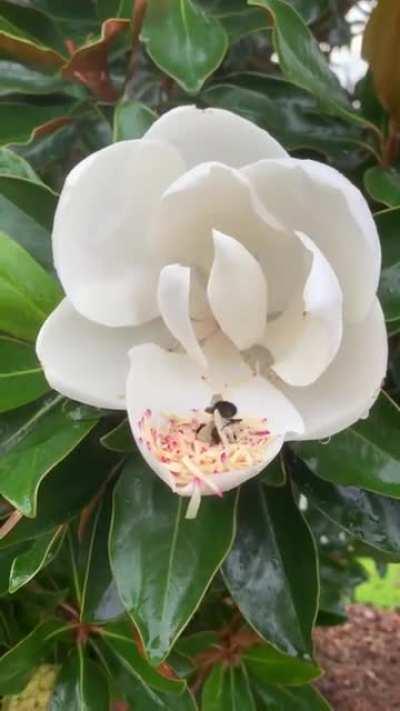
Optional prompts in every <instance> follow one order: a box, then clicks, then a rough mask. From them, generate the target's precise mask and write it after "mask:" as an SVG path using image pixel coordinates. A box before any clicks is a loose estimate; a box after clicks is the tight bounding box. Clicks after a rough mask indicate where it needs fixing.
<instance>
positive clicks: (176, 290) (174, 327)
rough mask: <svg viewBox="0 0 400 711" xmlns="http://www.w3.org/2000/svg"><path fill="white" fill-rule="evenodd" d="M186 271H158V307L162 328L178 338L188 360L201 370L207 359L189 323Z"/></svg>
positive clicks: (172, 266) (177, 268)
mask: <svg viewBox="0 0 400 711" xmlns="http://www.w3.org/2000/svg"><path fill="white" fill-rule="evenodd" d="M190 286H191V285H190V269H189V268H188V267H182V266H181V265H180V264H169V265H168V266H166V267H164V268H163V269H162V270H161V272H160V279H159V282H158V294H157V296H158V307H159V309H160V314H161V316H162V318H163V320H164V323H165V325H166V326H167V327H168V329H169V330H170V331H171V333H172V334H173V335H174V336H175V338H177V339H178V341H179V342H180V343H181V344H182V346H183V347H184V349H185V350H186V352H187V354H188V355H189V357H190V358H192V359H193V360H194V362H195V363H197V365H198V366H199V367H200V368H202V369H203V370H206V369H207V360H206V358H205V356H204V353H203V351H202V350H201V348H200V345H199V342H198V340H197V338H196V334H195V332H194V329H193V326H192V322H191V320H190V311H189V309H190Z"/></svg>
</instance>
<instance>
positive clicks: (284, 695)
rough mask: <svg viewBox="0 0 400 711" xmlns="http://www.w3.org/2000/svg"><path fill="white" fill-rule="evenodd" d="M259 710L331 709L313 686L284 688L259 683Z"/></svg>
mask: <svg viewBox="0 0 400 711" xmlns="http://www.w3.org/2000/svg"><path fill="white" fill-rule="evenodd" d="M255 691H256V697H257V701H258V706H257V709H258V710H259V711H331V707H330V706H329V704H328V703H327V702H326V701H325V699H324V698H323V697H322V696H321V694H319V693H318V691H317V690H316V689H314V688H313V687H312V686H299V687H290V688H287V687H285V688H282V687H279V686H269V685H268V684H262V686H261V685H260V684H258V685H257V686H256V687H255Z"/></svg>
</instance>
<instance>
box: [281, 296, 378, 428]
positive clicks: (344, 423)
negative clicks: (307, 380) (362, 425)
mask: <svg viewBox="0 0 400 711" xmlns="http://www.w3.org/2000/svg"><path fill="white" fill-rule="evenodd" d="M387 353H388V346H387V335H386V327H385V321H384V317H383V314H382V309H381V307H380V305H379V302H378V301H377V300H375V302H374V303H373V305H372V307H371V310H370V312H369V314H368V316H367V318H366V319H365V321H362V322H361V323H356V324H345V327H344V331H343V340H342V346H341V348H340V350H339V353H338V354H337V356H336V358H335V360H334V361H333V362H332V363H331V365H330V366H329V368H328V369H327V371H326V372H325V373H324V374H323V375H322V376H321V377H320V378H319V380H317V381H316V382H315V383H314V384H313V385H310V386H309V387H307V388H293V387H289V386H287V385H282V388H281V389H282V391H283V392H284V393H285V394H286V395H287V397H288V398H290V400H291V401H292V402H293V403H294V404H295V406H296V407H297V409H298V410H299V412H300V413H301V415H302V417H303V419H304V422H305V432H304V435H302V436H300V437H296V438H295V439H322V438H324V437H329V436H330V435H334V434H336V433H337V432H340V431H341V430H343V429H345V428H346V427H349V426H350V425H352V424H353V423H354V422H356V421H357V420H358V419H360V418H363V417H367V415H368V411H369V409H370V408H371V406H372V405H373V403H374V402H375V399H376V398H377V396H378V394H379V390H380V387H381V385H382V382H383V379H384V377H385V373H386V367H387Z"/></svg>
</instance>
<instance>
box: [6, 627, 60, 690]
mask: <svg viewBox="0 0 400 711" xmlns="http://www.w3.org/2000/svg"><path fill="white" fill-rule="evenodd" d="M63 630H65V624H64V623H63V622H61V621H58V620H51V619H49V620H46V621H45V622H43V623H42V624H40V625H39V626H38V627H36V628H35V629H34V630H33V631H32V632H31V633H30V634H29V635H28V636H27V637H24V639H22V640H21V641H20V642H19V643H18V644H17V645H16V646H15V647H13V648H12V649H10V651H8V652H6V653H5V654H3V656H2V657H0V694H2V695H4V696H5V695H8V694H14V693H17V692H18V691H20V690H21V689H22V688H23V687H24V685H25V682H26V680H27V675H29V674H30V673H31V672H32V670H33V669H34V668H35V666H37V665H38V664H39V662H40V660H41V658H42V657H43V655H44V654H45V653H46V652H47V650H48V647H49V645H50V644H52V640H53V639H54V637H55V636H57V635H59V634H61V633H62V632H63Z"/></svg>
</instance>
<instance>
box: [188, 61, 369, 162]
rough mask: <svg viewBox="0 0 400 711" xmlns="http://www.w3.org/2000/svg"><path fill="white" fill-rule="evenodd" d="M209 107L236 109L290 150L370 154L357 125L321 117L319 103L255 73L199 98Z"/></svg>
mask: <svg viewBox="0 0 400 711" xmlns="http://www.w3.org/2000/svg"><path fill="white" fill-rule="evenodd" d="M201 98H202V100H203V101H204V102H205V103H206V104H208V105H210V106H217V107H220V108H224V109H228V110H229V111H234V112H235V113H238V114H239V115H241V116H244V118H247V119H249V120H251V121H253V122H254V123H256V124H258V125H259V126H261V128H264V129H266V130H267V131H269V132H270V133H272V135H273V136H274V137H275V138H276V139H277V140H278V141H279V142H280V143H282V144H283V145H284V146H285V147H286V148H288V149H289V150H294V149H301V148H311V149H313V150H315V151H318V153H321V154H323V155H326V156H328V157H330V158H332V159H335V160H338V159H342V157H343V156H345V155H347V154H348V152H349V149H351V148H352V149H353V151H355V150H356V149H358V148H361V149H363V150H364V151H365V150H370V149H369V146H368V145H365V144H364V143H363V141H362V134H361V131H360V129H359V128H358V127H357V126H354V125H352V124H349V123H346V122H345V121H343V120H341V119H339V118H336V117H333V116H328V115H326V114H322V113H321V110H320V106H319V104H318V100H317V99H316V98H315V97H314V96H312V95H311V94H309V93H308V92H307V91H304V90H303V89H301V88H299V87H297V86H294V85H293V84H291V83H290V82H289V81H287V79H283V78H281V77H276V76H269V75H265V74H260V73H258V72H241V73H238V74H233V75H231V76H230V77H229V83H228V82H227V81H224V82H218V83H216V84H213V85H211V86H210V87H207V88H206V89H205V90H204V91H203V92H202V94H201Z"/></svg>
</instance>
